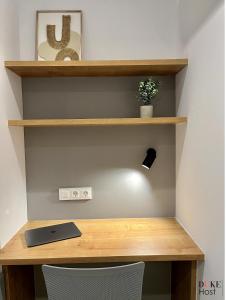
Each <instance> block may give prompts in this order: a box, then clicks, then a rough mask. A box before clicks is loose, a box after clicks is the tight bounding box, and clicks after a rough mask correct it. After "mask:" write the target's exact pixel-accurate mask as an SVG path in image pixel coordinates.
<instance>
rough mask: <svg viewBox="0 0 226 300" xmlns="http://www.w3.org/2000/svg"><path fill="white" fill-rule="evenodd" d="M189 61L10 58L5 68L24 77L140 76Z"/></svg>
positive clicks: (171, 70)
mask: <svg viewBox="0 0 226 300" xmlns="http://www.w3.org/2000/svg"><path fill="white" fill-rule="evenodd" d="M187 64H188V60H187V59H160V60H98V61H6V62H5V67H6V68H7V69H10V70H11V71H13V72H14V73H16V74H17V75H20V76H22V77H57V76H63V77H65V76H136V75H168V74H176V73H178V72H179V71H181V70H182V69H183V68H184V67H185V66H187Z"/></svg>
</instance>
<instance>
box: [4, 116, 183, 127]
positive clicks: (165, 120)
mask: <svg viewBox="0 0 226 300" xmlns="http://www.w3.org/2000/svg"><path fill="white" fill-rule="evenodd" d="M186 122H187V118H186V117H162V118H115V119H33V120H9V121H8V125H9V126H20V127H66V126H68V127H70V126H78V127H79V126H133V125H134V126H139V125H170V124H171V125H174V124H180V123H186Z"/></svg>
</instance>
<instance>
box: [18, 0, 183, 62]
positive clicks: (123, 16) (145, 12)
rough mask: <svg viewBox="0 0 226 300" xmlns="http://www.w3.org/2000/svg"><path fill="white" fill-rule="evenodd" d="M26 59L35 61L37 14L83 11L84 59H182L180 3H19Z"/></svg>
mask: <svg viewBox="0 0 226 300" xmlns="http://www.w3.org/2000/svg"><path fill="white" fill-rule="evenodd" d="M18 3H19V9H20V46H21V58H22V59H26V60H29V59H34V49H35V12H36V10H45V9H50V10H54V9H64V10H65V9H72V10H75V9H81V10H82V11H83V59H130V58H131V59H142V58H161V57H162V58H167V57H169V58H175V57H178V55H179V51H178V34H177V29H178V28H177V0H174V1H168V0H158V1H156V0H133V1H131V0H92V1H90V0H86V1H84V0H73V1H72V0H64V1H62V0H55V1H46V0H39V1H34V0H33V1H28V0H18Z"/></svg>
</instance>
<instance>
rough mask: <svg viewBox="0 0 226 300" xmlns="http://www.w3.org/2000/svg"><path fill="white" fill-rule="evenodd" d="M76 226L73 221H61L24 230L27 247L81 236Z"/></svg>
mask: <svg viewBox="0 0 226 300" xmlns="http://www.w3.org/2000/svg"><path fill="white" fill-rule="evenodd" d="M81 235H82V234H81V232H80V230H79V229H78V227H77V226H76V225H75V224H74V223H73V222H69V223H63V224H57V225H52V226H46V227H41V228H35V229H31V230H27V231H25V240H26V243H27V246H28V247H33V246H38V245H43V244H48V243H52V242H56V241H62V240H66V239H71V238H75V237H79V236H81Z"/></svg>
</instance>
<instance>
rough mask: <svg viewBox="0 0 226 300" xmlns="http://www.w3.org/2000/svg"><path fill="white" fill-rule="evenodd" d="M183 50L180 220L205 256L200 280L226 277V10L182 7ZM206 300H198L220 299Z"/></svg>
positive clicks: (217, 5)
mask: <svg viewBox="0 0 226 300" xmlns="http://www.w3.org/2000/svg"><path fill="white" fill-rule="evenodd" d="M179 17H180V18H179V21H180V22H179V28H180V30H181V31H180V38H181V47H182V51H183V53H184V56H187V57H188V59H189V67H188V70H187V71H185V72H183V73H181V74H180V75H178V76H177V98H178V115H187V116H188V124H187V127H186V126H184V127H181V126H180V127H178V128H177V134H176V138H177V145H176V149H177V176H176V177H177V186H176V216H177V218H178V219H179V221H180V222H181V223H182V224H183V225H184V227H185V228H186V229H187V231H188V232H189V233H190V234H191V236H192V237H193V239H194V240H195V241H196V242H197V243H198V244H199V246H200V247H201V248H202V250H203V251H204V253H205V255H206V260H205V264H204V265H203V264H199V274H198V279H199V280H202V279H206V280H222V279H223V277H224V263H223V262H224V242H223V241H224V30H223V28H224V5H223V1H209V0H208V1H206V0H205V1H203V0H200V1H196V0H192V1H189V3H188V1H185V0H181V1H180V5H179ZM222 298H223V296H222V294H221V293H219V292H218V296H217V297H216V296H203V297H201V298H200V299H222Z"/></svg>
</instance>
